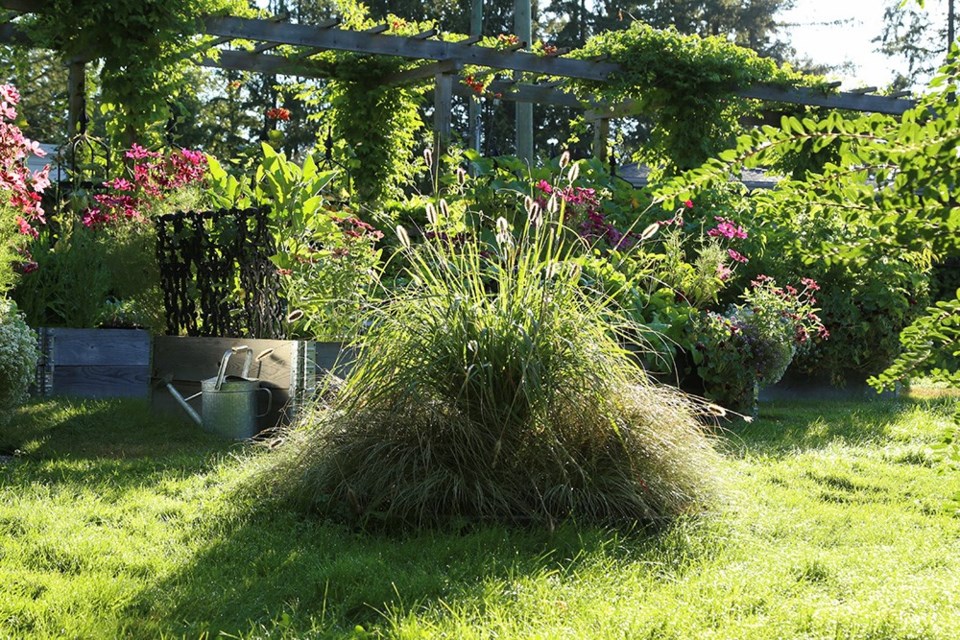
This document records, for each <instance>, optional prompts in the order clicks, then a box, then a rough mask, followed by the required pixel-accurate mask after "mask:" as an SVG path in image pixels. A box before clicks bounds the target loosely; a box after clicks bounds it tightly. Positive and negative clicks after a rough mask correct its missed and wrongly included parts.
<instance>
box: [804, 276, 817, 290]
mask: <svg viewBox="0 0 960 640" xmlns="http://www.w3.org/2000/svg"><path fill="white" fill-rule="evenodd" d="M800 284H802V285H803V286H804V288H806V289H809V290H810V291H820V285H819V284H817V281H816V280H814V279H813V278H800Z"/></svg>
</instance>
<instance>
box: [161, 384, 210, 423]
mask: <svg viewBox="0 0 960 640" xmlns="http://www.w3.org/2000/svg"><path fill="white" fill-rule="evenodd" d="M163 384H164V385H166V387H167V390H168V391H170V395H172V396H173V398H174V400H176V401H177V403H179V405H180V406H181V407H183V410H184V411H186V412H187V415H188V416H190V418H191V419H192V420H193V421H194V422H196V423H197V424H198V425H200V426H201V427H202V426H203V418H201V417H200V414H199V413H197V410H196V409H194V408H193V407H191V406H190V404H189V402H188V401H189V400H191V399H192V398H196V397H197V394H194V395H192V396H190V397H189V398H184V397H183V396H182V395H181V394H180V392H179V391H177V389H176V387H174V386H173V376H166V377H165V378H164V379H163Z"/></svg>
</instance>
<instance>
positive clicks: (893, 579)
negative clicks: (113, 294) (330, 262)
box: [0, 400, 960, 639]
mask: <svg viewBox="0 0 960 640" xmlns="http://www.w3.org/2000/svg"><path fill="white" fill-rule="evenodd" d="M950 402H955V400H950V401H944V400H923V401H918V400H899V401H876V402H869V403H866V402H865V403H815V402H810V403H795V404H789V405H786V404H778V405H763V406H762V410H761V413H762V416H763V417H762V419H761V420H758V421H757V422H755V423H754V424H752V425H746V426H741V427H736V428H734V429H733V430H732V431H730V432H728V433H725V434H722V435H721V436H720V439H721V446H722V447H723V448H724V449H725V450H726V451H727V454H728V455H727V459H728V463H727V464H726V468H727V471H728V474H727V475H728V476H729V478H728V479H727V482H728V494H729V496H730V498H729V502H728V503H727V504H725V505H724V506H723V508H722V509H721V510H720V511H719V512H718V513H716V514H709V515H707V516H706V517H700V518H697V519H690V520H686V521H681V522H678V523H676V525H675V526H673V527H672V528H670V529H669V530H666V531H660V532H642V531H636V532H632V533H631V532H616V531H610V530H598V529H582V528H578V527H576V526H574V525H572V524H567V525H564V526H563V527H561V528H559V529H558V530H557V531H554V532H552V533H550V532H547V531H541V530H507V529H501V528H494V527H484V528H479V529H471V530H463V531H458V532H445V533H425V534H422V535H418V536H407V537H403V538H391V537H383V536H374V535H368V534H362V533H358V532H356V531H352V530H350V529H348V528H345V527H342V526H334V525H330V524H325V523H322V522H319V521H317V520H316V519H314V518H311V517H310V516H306V515H302V514H296V513H288V512H283V511H278V510H271V509H267V508H262V507H260V508H258V506H257V504H256V501H255V500H251V499H250V497H249V494H248V492H242V493H241V492H238V487H242V486H245V485H246V484H247V483H248V482H249V476H250V474H251V470H252V469H254V468H255V467H256V464H255V462H256V460H254V459H252V458H251V456H260V455H266V454H265V453H262V452H261V453H256V452H251V451H250V450H249V449H247V448H246V447H244V446H242V445H234V444H229V443H223V442H221V441H218V440H216V439H213V438H211V437H208V436H206V435H204V434H203V433H201V432H199V431H198V429H196V428H195V427H194V426H192V425H191V424H189V423H185V422H179V421H163V420H157V419H156V418H154V417H151V416H150V415H149V412H148V411H147V409H146V407H145V406H143V405H141V404H138V403H132V402H119V401H117V402H88V403H68V402H63V401H60V402H45V403H41V404H35V405H32V406H29V407H27V408H26V409H24V410H23V411H22V412H21V413H20V414H19V415H18V416H17V417H16V418H15V422H14V426H12V427H5V428H2V430H0V453H5V452H9V451H12V450H13V449H19V451H20V453H19V454H18V455H17V456H16V457H15V458H14V459H13V461H12V462H9V461H8V462H2V463H0V637H11V638H44V637H51V638H52V637H57V638H60V637H68V638H69V637H80V638H88V637H89V638H116V637H131V638H147V637H169V638H181V637H184V638H199V637H209V638H215V637H242V638H312V637H379V636H385V637H397V638H421V637H445V638H474V637H475V638H590V637H592V638H604V639H606V638H738V639H739V638H877V639H881V638H882V639H889V638H956V637H957V636H958V635H960V518H955V517H952V516H951V515H949V514H948V513H946V512H945V510H944V508H943V505H944V501H945V498H946V497H947V496H948V495H952V494H953V493H955V492H957V491H958V490H960V474H945V473H942V472H941V471H940V470H939V469H937V468H936V467H935V466H933V465H931V464H929V463H928V462H927V458H926V455H925V452H924V449H925V447H926V446H927V445H929V444H931V443H934V442H935V441H936V440H937V439H938V438H939V436H940V434H941V432H942V431H943V430H944V429H945V428H946V427H947V425H948V418H949V415H950V413H951V411H952V406H951V405H950V404H949V403H950ZM240 496H244V497H240Z"/></svg>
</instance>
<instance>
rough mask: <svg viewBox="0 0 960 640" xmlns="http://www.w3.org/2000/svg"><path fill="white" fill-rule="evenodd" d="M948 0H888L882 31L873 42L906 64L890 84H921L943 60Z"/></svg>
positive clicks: (894, 85)
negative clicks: (915, 1) (925, 0)
mask: <svg viewBox="0 0 960 640" xmlns="http://www.w3.org/2000/svg"><path fill="white" fill-rule="evenodd" d="M946 2H947V0H932V1H929V2H920V3H909V4H906V5H904V4H903V2H901V0H888V1H887V4H886V6H885V7H884V10H883V22H884V26H883V32H882V33H881V34H880V35H879V36H878V37H876V38H874V42H877V43H879V45H880V51H881V52H882V53H883V54H884V55H887V56H889V57H891V58H894V59H897V60H899V61H901V62H904V63H906V71H904V72H898V73H897V76H896V78H895V79H894V81H893V83H892V86H893V88H895V89H905V88H909V87H912V86H915V85H917V84H918V83H923V82H924V81H925V80H926V78H929V77H930V76H932V75H933V74H934V72H935V71H936V70H937V69H938V68H939V67H940V66H941V65H942V64H943V63H944V60H945V59H946V54H947V44H948V43H947V29H948V25H947V22H946V20H945V19H942V18H943V16H945V11H944V9H945V7H946Z"/></svg>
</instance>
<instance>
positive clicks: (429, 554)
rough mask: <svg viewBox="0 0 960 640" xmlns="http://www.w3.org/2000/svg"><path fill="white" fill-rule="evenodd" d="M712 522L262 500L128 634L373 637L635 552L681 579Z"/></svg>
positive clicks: (704, 552)
mask: <svg viewBox="0 0 960 640" xmlns="http://www.w3.org/2000/svg"><path fill="white" fill-rule="evenodd" d="M713 524H714V525H715V524H716V523H715V522H714V523H713ZM694 530H696V533H695V532H694ZM711 531H715V529H711V525H708V524H706V523H704V522H703V521H695V520H691V521H684V522H681V523H679V524H677V525H675V526H674V527H673V528H671V529H669V530H666V531H661V532H659V533H657V534H655V535H654V534H649V533H644V532H634V533H618V532H616V531H611V530H603V529H595V528H580V529H578V528H577V527H575V526H573V525H564V526H561V527H560V528H558V529H557V530H556V531H555V532H554V533H553V534H550V533H548V532H546V531H544V530H537V529H512V530H511V529H505V528H502V527H498V526H482V527H476V528H475V529H473V530H470V531H461V532H451V531H445V532H426V533H419V534H411V535H408V536H385V535H374V534H367V533H361V532H357V531H354V530H351V529H350V528H348V527H345V526H341V525H337V524H332V523H329V522H323V521H321V520H320V519H319V518H317V517H314V516H309V515H304V514H297V513H293V512H291V511H289V510H286V509H283V508H279V509H269V508H264V509H259V510H258V511H257V512H255V513H252V514H249V515H248V516H246V517H244V518H243V521H242V522H239V523H237V524H236V525H235V526H230V527H228V528H227V529H226V530H223V531H222V532H221V533H220V534H218V535H216V536H213V537H212V538H211V544H210V545H209V546H208V547H207V548H206V549H205V550H204V551H202V552H201V553H200V554H198V555H197V556H196V557H195V558H194V559H193V560H192V561H191V562H190V563H189V565H188V566H186V567H185V568H184V569H183V570H182V571H180V572H179V573H177V574H175V575H173V576H171V577H169V578H168V579H166V580H164V581H163V582H161V583H159V584H157V585H156V586H155V587H154V588H152V589H150V590H149V591H148V592H146V593H143V594H142V596H141V597H140V598H139V599H138V601H137V602H135V603H133V605H132V606H131V608H130V609H129V610H128V611H127V612H126V615H125V618H126V619H127V620H136V621H137V622H136V623H134V625H135V626H131V627H130V628H128V629H127V634H128V635H130V636H131V637H146V636H151V637H153V636H157V635H165V636H173V637H210V638H213V637H220V635H218V634H249V636H250V637H281V636H282V637H303V636H305V635H309V637H317V636H322V637H367V636H365V635H363V634H360V635H356V634H355V632H354V629H355V627H356V626H358V625H359V626H362V627H364V628H366V629H368V630H369V629H370V628H371V627H372V626H378V627H381V628H382V627H383V626H385V625H387V626H388V624H389V623H388V619H389V618H390V617H391V615H390V614H391V613H392V614H393V615H394V616H397V617H403V616H405V615H408V614H412V613H417V612H420V611H422V610H423V609H425V608H426V609H434V608H440V609H442V608H443V603H446V604H451V603H458V602H459V603H464V602H465V603H468V604H470V605H475V606H476V609H477V611H480V612H482V610H483V607H484V596H485V594H490V593H491V591H492V592H493V593H496V594H510V593H517V592H518V590H523V588H524V587H523V586H522V585H519V583H520V582H522V581H524V580H525V579H526V578H535V577H538V576H540V577H542V576H543V575H545V574H547V573H551V574H554V573H556V574H559V575H572V574H573V573H574V572H577V571H578V570H579V569H580V568H583V567H584V566H585V565H590V564H592V563H596V562H611V561H615V562H617V563H618V564H619V563H624V562H630V561H637V562H639V563H641V564H642V565H643V566H645V567H647V568H648V569H649V570H650V571H651V572H657V574H658V575H661V576H665V577H669V576H677V575H679V574H681V573H682V572H683V571H684V570H685V568H686V567H688V566H690V565H691V563H693V562H703V559H704V557H705V556H712V555H713V554H716V553H717V552H718V550H719V548H721V547H722V541H721V537H722V536H718V535H711ZM518 585H519V586H518ZM497 597H502V596H497ZM228 637H233V636H228ZM370 637H372V636H370Z"/></svg>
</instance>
